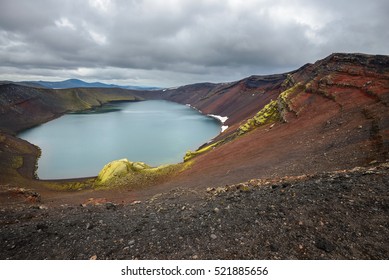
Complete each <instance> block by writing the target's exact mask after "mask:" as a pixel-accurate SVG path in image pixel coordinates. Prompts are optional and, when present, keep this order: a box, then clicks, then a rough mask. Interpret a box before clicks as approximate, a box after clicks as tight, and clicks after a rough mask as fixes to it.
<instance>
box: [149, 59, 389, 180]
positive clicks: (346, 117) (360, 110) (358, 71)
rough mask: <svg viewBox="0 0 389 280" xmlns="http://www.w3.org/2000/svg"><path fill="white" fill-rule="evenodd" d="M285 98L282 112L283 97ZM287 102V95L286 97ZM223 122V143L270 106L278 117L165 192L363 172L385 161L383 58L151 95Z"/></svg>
mask: <svg viewBox="0 0 389 280" xmlns="http://www.w3.org/2000/svg"><path fill="white" fill-rule="evenodd" d="M288 89H291V90H290V93H289V94H288V95H287V97H286V98H285V102H286V106H285V108H282V106H280V104H281V96H282V93H284V92H285V90H288ZM284 95H285V94H284ZM154 98H162V99H167V100H171V101H176V102H180V103H183V104H186V103H189V104H191V105H192V106H194V107H196V108H197V109H199V110H201V111H202V112H204V113H207V114H209V113H211V114H216V115H221V116H228V117H229V119H228V120H227V122H226V124H227V125H229V129H228V130H227V131H226V132H224V133H222V134H221V135H220V136H219V137H217V139H216V140H222V139H225V138H226V137H227V136H229V135H231V134H233V133H235V132H236V129H238V128H239V126H240V125H242V124H243V123H245V122H246V120H247V119H248V118H251V117H253V116H254V115H255V113H256V112H258V111H260V110H261V109H262V108H263V107H264V106H265V105H266V104H268V103H269V102H270V101H271V100H277V101H278V104H279V107H278V110H279V112H280V114H281V115H282V118H281V119H280V121H279V122H276V123H275V124H274V125H270V124H268V125H264V126H260V127H258V128H256V129H254V130H253V131H251V132H249V133H246V134H244V135H242V136H239V137H237V138H235V139H234V140H233V141H229V142H227V143H225V144H223V145H221V146H218V147H216V148H214V149H212V150H211V151H209V152H207V153H204V154H201V155H199V156H197V157H196V158H195V160H194V163H193V165H192V167H191V168H190V169H189V170H187V171H185V172H183V173H182V174H180V175H179V176H178V177H177V178H176V179H175V180H174V181H173V182H169V183H168V184H174V185H183V184H185V185H186V186H190V187H195V186H215V185H224V184H231V183H236V182H240V181H243V180H249V179H251V178H259V177H268V176H282V175H299V174H306V173H313V172H322V171H329V170H336V169H343V168H350V167H355V166H360V165H366V164H368V163H370V162H372V161H375V160H378V161H381V160H386V159H388V155H389V110H388V106H389V57H388V56H370V55H364V54H332V55H331V56H329V57H327V58H325V59H323V60H320V61H317V62H316V63H314V64H307V65H305V66H303V67H301V68H300V69H298V70H296V71H293V72H290V73H287V74H282V75H272V76H252V77H249V78H247V79H243V80H241V81H238V82H235V83H228V84H196V85H188V86H183V87H179V88H177V89H171V90H165V91H160V92H156V93H154Z"/></svg>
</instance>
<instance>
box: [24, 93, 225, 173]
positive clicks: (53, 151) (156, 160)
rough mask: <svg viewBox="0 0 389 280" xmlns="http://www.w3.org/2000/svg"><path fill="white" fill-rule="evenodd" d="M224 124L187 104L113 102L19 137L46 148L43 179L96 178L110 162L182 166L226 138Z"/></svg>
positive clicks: (40, 166)
mask: <svg viewBox="0 0 389 280" xmlns="http://www.w3.org/2000/svg"><path fill="white" fill-rule="evenodd" d="M220 126H221V125H220V123H219V122H218V121H217V120H215V119H213V118H211V117H207V116H204V115H202V114H200V113H199V112H197V111H196V110H194V109H192V108H190V107H188V106H184V105H181V104H177V103H173V102H168V101H162V100H152V101H142V102H126V103H112V104H109V105H106V106H104V107H102V108H100V109H97V110H96V111H93V112H86V113H78V114H67V115H64V116H62V117H60V118H58V119H55V120H53V121H50V122H48V123H45V124H43V125H40V126H38V127H35V128H32V129H29V130H26V131H24V132H22V133H20V134H19V135H18V136H19V137H20V138H22V139H25V140H27V141H29V142H31V143H33V144H35V145H37V146H39V147H40V148H41V149H42V156H41V158H40V159H39V161H38V176H39V178H41V179H63V178H77V177H87V176H96V175H97V174H98V172H99V171H100V170H101V169H102V168H103V166H104V165H105V164H107V163H108V162H110V161H113V160H116V159H121V158H128V160H130V161H143V162H145V163H147V164H149V165H152V166H157V165H160V164H168V163H177V162H181V161H182V159H183V156H184V154H185V153H186V151H187V150H195V149H197V148H198V147H199V146H200V145H202V144H203V143H205V142H207V141H209V140H210V139H212V138H213V137H215V136H216V135H218V134H219V133H220V130H221V127H220Z"/></svg>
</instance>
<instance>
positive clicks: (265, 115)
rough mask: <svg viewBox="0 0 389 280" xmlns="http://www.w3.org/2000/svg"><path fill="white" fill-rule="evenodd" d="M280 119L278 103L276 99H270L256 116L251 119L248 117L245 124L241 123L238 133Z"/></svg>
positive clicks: (240, 133)
mask: <svg viewBox="0 0 389 280" xmlns="http://www.w3.org/2000/svg"><path fill="white" fill-rule="evenodd" d="M279 119H280V112H279V110H278V105H277V101H276V100H272V101H270V102H269V103H268V104H266V105H265V107H263V108H262V110H260V111H259V112H258V113H257V114H255V116H254V117H253V118H251V119H248V120H247V121H246V123H245V124H243V125H241V126H240V127H239V130H238V135H242V134H244V133H247V132H249V131H251V130H253V129H254V128H256V127H258V126H261V125H264V124H268V123H273V122H275V121H278V120H279Z"/></svg>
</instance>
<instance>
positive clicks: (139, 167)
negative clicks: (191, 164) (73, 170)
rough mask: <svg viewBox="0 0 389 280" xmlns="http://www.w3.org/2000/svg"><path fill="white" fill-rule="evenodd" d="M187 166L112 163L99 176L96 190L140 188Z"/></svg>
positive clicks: (125, 162) (123, 161)
mask: <svg viewBox="0 0 389 280" xmlns="http://www.w3.org/2000/svg"><path fill="white" fill-rule="evenodd" d="M187 167H188V165H187V164H170V165H161V166H158V167H151V166H149V165H147V164H145V163H143V162H131V161H129V160H127V159H120V160H116V161H112V162H110V163H108V164H106V165H105V166H104V168H103V169H102V170H101V171H100V172H99V175H98V176H97V178H96V180H95V182H94V187H95V188H112V187H126V186H127V187H137V186H138V187H139V186H147V185H148V184H151V183H153V182H157V181H161V180H164V179H166V178H169V177H170V176H173V175H174V174H176V173H178V172H180V171H182V170H184V169H185V168H187Z"/></svg>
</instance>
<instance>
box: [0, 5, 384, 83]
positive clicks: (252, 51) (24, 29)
mask: <svg viewBox="0 0 389 280" xmlns="http://www.w3.org/2000/svg"><path fill="white" fill-rule="evenodd" d="M388 6H389V4H388V2H387V1H385V0H382V1H380V0H372V1H369V2H366V1H360V0H357V1H352V2H351V1H343V0H338V1H333V0H330V1H308V0H296V1H283V0H278V1H270V0H251V1H250V0H247V1H238V0H230V1H224V0H214V1H206V0H196V1H195V0H186V1H185V0H181V1H174V0H166V1H152V0H132V1H125V0H117V1H114V0H112V1H109V0H104V1H98V2H96V1H92V0H91V1H71V0H66V1H65V0H64V1H60V2H59V1H50V0H35V1H28V0H19V1H14V0H3V1H1V3H0V44H1V45H0V60H1V62H2V63H1V65H0V79H1V77H2V76H3V77H5V76H7V77H8V76H12V75H11V74H12V73H10V72H12V71H13V72H14V73H18V75H19V76H23V73H24V75H25V76H26V79H27V78H28V76H30V77H32V76H34V75H35V76H40V75H42V73H45V75H47V76H50V75H51V76H53V77H63V78H70V77H77V78H87V79H90V80H117V81H121V82H123V83H128V82H135V83H138V84H142V83H149V84H150V85H161V86H165V85H167V86H168V85H179V84H185V83H188V82H196V81H198V82H199V81H228V80H234V79H235V80H236V79H239V78H242V77H244V76H247V75H251V74H266V73H276V72H277V71H287V70H291V69H294V68H297V67H299V66H301V65H302V64H305V63H307V62H314V61H315V60H317V59H320V58H322V57H324V56H327V55H329V54H330V53H332V52H337V51H344V52H367V53H381V54H388V50H387V46H388V45H389V35H388V29H387V26H388V23H389V20H388V17H387V15H386V12H387V11H388V10H389V7H388ZM22 69H28V71H27V72H26V71H25V72H23V71H21V70H22ZM80 69H88V71H81V70H80ZM19 76H18V77H19ZM115 76H116V78H115ZM15 77H16V74H15ZM126 77H127V78H126ZM48 78H49V77H48Z"/></svg>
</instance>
